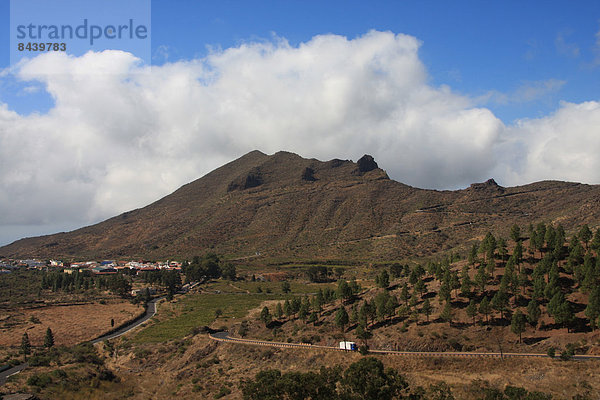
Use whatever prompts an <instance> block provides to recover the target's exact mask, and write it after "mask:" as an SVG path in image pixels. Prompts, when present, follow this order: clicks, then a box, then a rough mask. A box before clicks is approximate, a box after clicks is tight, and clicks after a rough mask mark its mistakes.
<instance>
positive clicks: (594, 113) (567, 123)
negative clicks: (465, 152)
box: [495, 101, 600, 185]
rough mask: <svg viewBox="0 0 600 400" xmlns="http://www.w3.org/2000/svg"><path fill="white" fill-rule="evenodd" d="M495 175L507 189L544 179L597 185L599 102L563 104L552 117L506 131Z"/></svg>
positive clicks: (599, 179)
mask: <svg viewBox="0 0 600 400" xmlns="http://www.w3.org/2000/svg"><path fill="white" fill-rule="evenodd" d="M497 149H498V153H499V154H502V155H504V157H505V159H504V162H503V163H501V164H499V165H498V166H497V169H496V171H495V172H496V173H497V174H498V175H499V176H502V177H503V178H502V179H503V181H504V182H506V183H507V184H510V185H516V184H522V183H527V182H534V181H539V180H544V179H555V180H565V181H576V182H584V183H596V184H597V183H600V158H599V157H598V154H599V153H600V102H596V101H589V102H585V103H581V104H573V103H567V102H563V103H562V104H561V107H560V109H559V110H557V111H556V112H555V113H554V114H552V115H549V116H547V117H544V118H539V119H525V120H521V121H519V122H517V123H516V124H515V125H514V126H511V127H508V128H507V129H506V132H505V134H504V135H503V141H502V143H501V144H499V145H498V146H497Z"/></svg>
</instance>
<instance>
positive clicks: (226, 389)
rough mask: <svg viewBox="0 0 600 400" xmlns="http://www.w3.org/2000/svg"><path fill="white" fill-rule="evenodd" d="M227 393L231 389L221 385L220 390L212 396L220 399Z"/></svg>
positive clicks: (229, 392)
mask: <svg viewBox="0 0 600 400" xmlns="http://www.w3.org/2000/svg"><path fill="white" fill-rule="evenodd" d="M228 394H231V390H230V389H229V388H228V387H225V386H221V390H219V392H218V393H216V394H215V395H214V398H215V399H220V398H221V397H224V396H227V395H228Z"/></svg>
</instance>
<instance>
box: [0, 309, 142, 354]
mask: <svg viewBox="0 0 600 400" xmlns="http://www.w3.org/2000/svg"><path fill="white" fill-rule="evenodd" d="M143 312H144V309H143V307H140V306H137V305H133V304H131V303H130V302H117V301H108V302H106V304H100V303H89V304H81V305H66V306H49V307H41V308H34V309H18V310H14V311H6V312H5V313H6V314H5V315H3V316H2V320H1V321H0V346H19V345H20V344H21V338H22V336H23V333H25V332H27V335H28V336H29V340H30V342H31V345H32V346H43V344H44V337H45V335H46V329H48V328H50V329H52V332H53V334H54V343H55V344H56V345H66V346H72V345H75V344H77V343H81V342H83V341H86V340H92V339H95V338H96V337H98V336H100V335H101V334H102V333H105V332H107V331H109V330H111V319H114V321H115V326H119V325H121V324H123V323H125V322H127V321H129V320H131V319H133V318H135V317H136V316H138V315H139V314H141V313H143ZM32 320H33V321H36V322H32ZM37 321H39V322H37Z"/></svg>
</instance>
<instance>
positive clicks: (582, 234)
mask: <svg viewBox="0 0 600 400" xmlns="http://www.w3.org/2000/svg"><path fill="white" fill-rule="evenodd" d="M578 236H579V240H581V241H582V242H583V243H584V244H585V248H586V249H587V248H588V243H589V241H590V239H591V238H592V236H593V233H592V231H591V230H590V227H589V226H587V224H586V225H583V226H582V227H581V229H580V230H579V234H578Z"/></svg>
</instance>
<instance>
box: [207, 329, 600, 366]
mask: <svg viewBox="0 0 600 400" xmlns="http://www.w3.org/2000/svg"><path fill="white" fill-rule="evenodd" d="M208 336H209V337H210V338H211V339H212V340H216V341H218V342H229V343H238V344H244V345H251V346H252V345H253V346H269V347H280V348H303V349H323V350H331V351H348V350H343V349H340V348H338V347H333V346H321V345H311V344H306V343H283V342H268V341H265V340H254V339H240V338H234V337H230V336H229V332H227V331H220V332H215V333H211V334H209V335H208ZM369 353H374V354H394V355H399V356H409V357H411V356H412V357H492V358H494V357H495V358H505V357H506V358H516V357H521V358H523V357H533V358H550V356H548V355H547V354H539V353H483V352H454V351H448V352H444V351H394V350H369ZM572 358H573V359H574V360H590V359H593V360H600V356H593V355H583V354H581V355H579V354H578V355H574V356H573V357H572Z"/></svg>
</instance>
